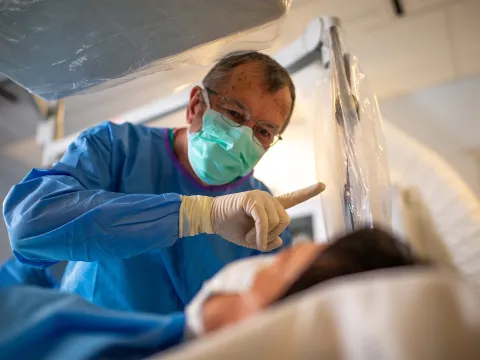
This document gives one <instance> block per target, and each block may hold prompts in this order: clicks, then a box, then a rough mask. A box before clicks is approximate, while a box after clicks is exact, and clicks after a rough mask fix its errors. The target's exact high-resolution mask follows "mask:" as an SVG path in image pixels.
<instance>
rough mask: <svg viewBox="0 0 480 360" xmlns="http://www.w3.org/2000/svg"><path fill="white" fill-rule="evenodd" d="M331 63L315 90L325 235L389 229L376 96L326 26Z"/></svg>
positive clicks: (387, 187) (384, 160)
mask: <svg viewBox="0 0 480 360" xmlns="http://www.w3.org/2000/svg"><path fill="white" fill-rule="evenodd" d="M326 34H327V36H326V39H325V40H326V43H327V44H328V46H329V48H330V51H329V60H330V66H329V70H328V71H327V72H326V73H325V76H324V77H323V78H322V79H321V80H320V81H319V83H318V84H317V87H316V91H315V104H316V105H315V107H314V108H315V111H314V117H313V118H314V124H315V125H314V127H315V151H316V159H317V160H316V165H317V175H318V179H319V180H320V181H323V182H325V183H326V185H327V190H326V191H325V193H324V194H323V196H322V209H323V213H324V219H325V227H326V232H327V237H328V238H329V239H331V238H332V237H334V236H337V235H339V234H342V233H345V232H349V231H352V230H354V229H359V228H362V227H373V226H381V227H382V228H386V229H387V230H388V229H391V187H390V176H389V169H388V161H387V155H386V149H385V140H384V136H383V132H382V119H381V115H380V111H379V109H378V104H377V99H376V97H375V94H374V92H373V91H372V89H371V87H370V85H369V83H368V79H367V77H366V75H365V74H364V73H363V72H362V71H361V70H360V67H359V65H358V59H357V57H356V56H354V55H351V54H349V53H348V52H347V51H346V50H345V46H344V45H343V43H342V40H341V37H340V34H339V31H338V28H337V27H331V28H330V29H328V30H327V33H326Z"/></svg>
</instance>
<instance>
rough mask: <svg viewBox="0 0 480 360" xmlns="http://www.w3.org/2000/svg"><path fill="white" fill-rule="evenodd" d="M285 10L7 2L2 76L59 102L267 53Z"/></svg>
mask: <svg viewBox="0 0 480 360" xmlns="http://www.w3.org/2000/svg"><path fill="white" fill-rule="evenodd" d="M288 6H289V0H262V1H258V0H229V1H223V0H163V1H158V0H135V1H134V0H80V1H79V0H24V1H22V0H15V1H14V0H6V1H2V2H0V73H3V74H5V75H6V76H8V77H9V78H11V79H12V80H14V81H15V82H17V83H19V84H20V85H22V86H23V87H25V88H27V89H28V90H30V91H31V92H33V93H35V94H37V95H39V96H41V97H43V98H45V99H58V98H62V97H65V96H68V95H72V94H76V93H78V92H80V91H84V90H86V89H88V88H91V87H92V86H95V85H98V84H101V83H105V82H107V81H110V83H111V84H113V83H118V82H111V81H112V80H115V79H117V80H118V79H120V78H124V80H123V81H125V80H128V79H129V78H132V77H135V76H137V75H138V71H140V74H145V73H151V72H153V71H164V70H169V69H172V68H177V67H180V66H184V65H185V64H188V63H205V62H211V61H214V60H217V59H218V58H219V57H221V56H223V55H225V54H226V53H229V52H235V51H248V50H260V49H262V48H265V47H268V46H269V44H270V43H271V42H272V41H273V40H274V39H275V38H276V36H278V31H279V28H278V26H279V20H280V19H281V18H282V17H283V16H284V15H285V14H286V12H287V10H288ZM192 49H193V52H192ZM185 52H187V53H185ZM135 74H136V75H135ZM125 77H127V78H125Z"/></svg>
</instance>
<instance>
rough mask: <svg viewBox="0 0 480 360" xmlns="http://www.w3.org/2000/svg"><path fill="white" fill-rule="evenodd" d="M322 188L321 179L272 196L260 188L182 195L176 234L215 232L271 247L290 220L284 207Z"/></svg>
mask: <svg viewBox="0 0 480 360" xmlns="http://www.w3.org/2000/svg"><path fill="white" fill-rule="evenodd" d="M323 190H325V185H324V184H322V183H318V184H315V185H313V186H310V187H307V188H305V189H301V190H297V191H294V192H292V193H289V194H286V195H282V196H279V197H273V196H272V195H270V194H269V193H267V192H265V191H260V190H251V191H246V192H243V193H238V194H231V195H224V196H219V197H216V198H211V197H208V196H182V204H181V206H180V220H179V236H180V237H181V238H182V237H186V236H194V235H198V234H201V233H207V234H218V235H220V236H221V237H223V238H224V239H225V240H228V241H230V242H232V243H234V244H237V245H240V246H244V247H248V248H252V249H257V250H260V251H271V250H273V249H276V248H278V247H279V246H281V245H282V239H280V237H279V235H280V234H281V233H282V232H283V231H284V230H285V229H286V227H287V226H288V225H289V224H290V217H289V216H288V214H287V212H286V211H285V209H288V208H291V207H293V206H295V205H298V204H300V203H302V202H304V201H306V200H308V199H310V198H312V197H314V196H316V195H318V194H320V193H321V192H322V191H323Z"/></svg>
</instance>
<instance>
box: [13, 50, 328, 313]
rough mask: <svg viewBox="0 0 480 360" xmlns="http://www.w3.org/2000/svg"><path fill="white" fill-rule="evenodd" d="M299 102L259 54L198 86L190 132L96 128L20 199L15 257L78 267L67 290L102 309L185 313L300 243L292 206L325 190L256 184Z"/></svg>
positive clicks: (220, 69) (33, 180)
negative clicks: (203, 295)
mask: <svg viewBox="0 0 480 360" xmlns="http://www.w3.org/2000/svg"><path fill="white" fill-rule="evenodd" d="M294 103H295V88H294V85H293V83H292V80H291V78H290V76H289V74H288V73H287V71H286V70H285V69H283V68H282V67H281V66H280V65H279V64H278V63H277V62H275V61H274V60H273V59H271V58H270V57H268V56H266V55H263V54H260V53H250V54H244V55H236V56H231V57H228V58H225V59H223V60H221V61H220V62H218V63H217V64H216V65H215V66H214V67H213V68H212V69H211V71H210V72H209V73H208V74H207V75H206V77H205V78H204V80H203V87H198V86H197V87H195V88H193V89H192V91H191V94H190V101H189V103H188V106H187V109H186V121H187V124H188V127H187V128H181V129H154V128H148V127H145V126H134V125H131V124H123V125H115V124H112V123H105V124H102V125H100V126H97V127H94V128H92V129H90V130H87V131H86V132H84V133H83V134H82V135H81V136H80V137H79V138H78V139H77V140H76V141H74V142H73V143H72V144H71V145H70V147H69V148H68V150H67V152H66V154H65V155H64V156H63V158H62V160H61V161H60V162H59V163H57V164H55V165H54V166H53V167H52V168H51V169H48V170H38V169H34V170H32V171H31V172H30V173H29V174H28V175H27V176H26V178H25V179H24V180H23V181H22V182H21V183H20V184H18V185H16V186H14V187H13V189H12V190H11V191H10V193H9V195H8V197H7V199H6V201H5V203H4V217H5V221H6V224H7V229H8V232H9V236H10V241H11V244H12V249H13V252H14V254H15V256H16V257H17V259H18V260H20V261H21V262H22V263H24V264H28V265H31V266H35V267H41V268H45V267H48V266H51V265H53V264H55V263H56V262H58V261H69V265H68V267H67V269H66V273H65V275H64V277H63V281H62V289H63V290H64V291H67V292H73V293H76V294H79V295H81V296H82V297H84V298H86V299H88V300H89V301H91V302H93V303H95V304H97V305H101V306H104V307H107V308H110V309H116V310H129V311H130V310H132V311H145V312H151V313H159V314H168V313H172V312H175V311H183V309H184V307H185V305H186V304H187V303H189V301H190V300H191V299H192V298H193V296H194V295H195V293H196V292H197V291H198V289H199V288H200V287H201V285H202V283H203V282H204V281H205V280H207V279H209V278H210V277H212V276H213V275H214V274H215V273H216V272H217V271H218V270H219V269H220V268H222V266H224V265H225V264H227V263H229V262H231V261H233V260H236V259H240V258H245V257H249V256H252V255H256V254H258V251H259V250H260V251H271V250H274V249H276V248H279V247H281V246H287V245H289V244H290V242H291V239H290V235H289V233H288V232H287V231H285V230H286V228H287V226H288V224H289V217H288V215H287V213H286V211H285V209H286V208H288V207H290V206H294V205H295V204H297V203H299V202H302V201H305V200H307V199H308V198H310V197H313V196H315V195H317V194H319V193H320V192H321V191H323V189H324V185H323V184H317V185H314V186H312V187H310V188H307V189H303V190H300V191H297V192H295V193H292V194H288V195H286V196H283V197H280V198H274V197H272V196H271V195H270V194H269V193H268V189H267V188H266V187H265V185H264V184H262V183H261V182H260V181H258V180H256V179H255V178H253V177H252V170H253V168H254V166H255V165H256V164H257V162H258V161H259V160H260V159H261V157H262V156H263V155H264V154H265V152H266V151H268V150H269V149H270V148H271V147H272V146H274V145H275V143H276V142H277V141H278V140H280V139H281V134H282V132H283V130H284V129H285V128H286V126H287V125H288V122H289V120H290V117H291V114H292V111H293V107H294Z"/></svg>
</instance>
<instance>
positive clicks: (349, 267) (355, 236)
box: [252, 229, 421, 304]
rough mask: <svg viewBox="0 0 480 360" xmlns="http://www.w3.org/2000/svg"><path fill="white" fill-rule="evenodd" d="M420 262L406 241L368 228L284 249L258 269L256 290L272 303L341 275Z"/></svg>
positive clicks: (266, 300)
mask: <svg viewBox="0 0 480 360" xmlns="http://www.w3.org/2000/svg"><path fill="white" fill-rule="evenodd" d="M420 263H421V261H420V260H418V259H417V258H416V257H415V256H414V255H413V254H412V253H411V251H410V248H409V247H408V246H407V245H406V244H404V243H402V242H400V241H398V240H397V239H395V238H393V237H392V236H391V235H389V234H388V233H386V232H384V231H381V230H378V229H364V230H359V231H356V232H353V233H351V234H349V235H346V236H344V237H342V238H339V239H338V240H336V241H334V242H332V243H330V244H314V243H306V244H300V245H298V246H295V247H293V248H290V249H286V250H283V251H282V252H280V253H279V254H278V255H277V256H276V259H275V261H273V262H272V263H271V264H270V265H268V266H265V267H264V268H263V269H261V270H259V271H258V272H257V274H256V277H255V280H254V283H253V285H252V291H253V292H255V293H256V296H257V297H260V298H262V299H263V301H262V302H263V303H264V304H268V303H271V302H272V301H276V300H280V299H283V298H286V297H288V296H290V295H292V294H295V293H297V292H300V291H303V290H306V289H308V288H310V287H312V286H314V285H316V284H319V283H321V282H323V281H326V280H330V279H333V278H336V277H339V276H344V275H350V274H356V273H362V272H366V271H371V270H377V269H386V268H392V267H399V266H410V265H417V264H420Z"/></svg>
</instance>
